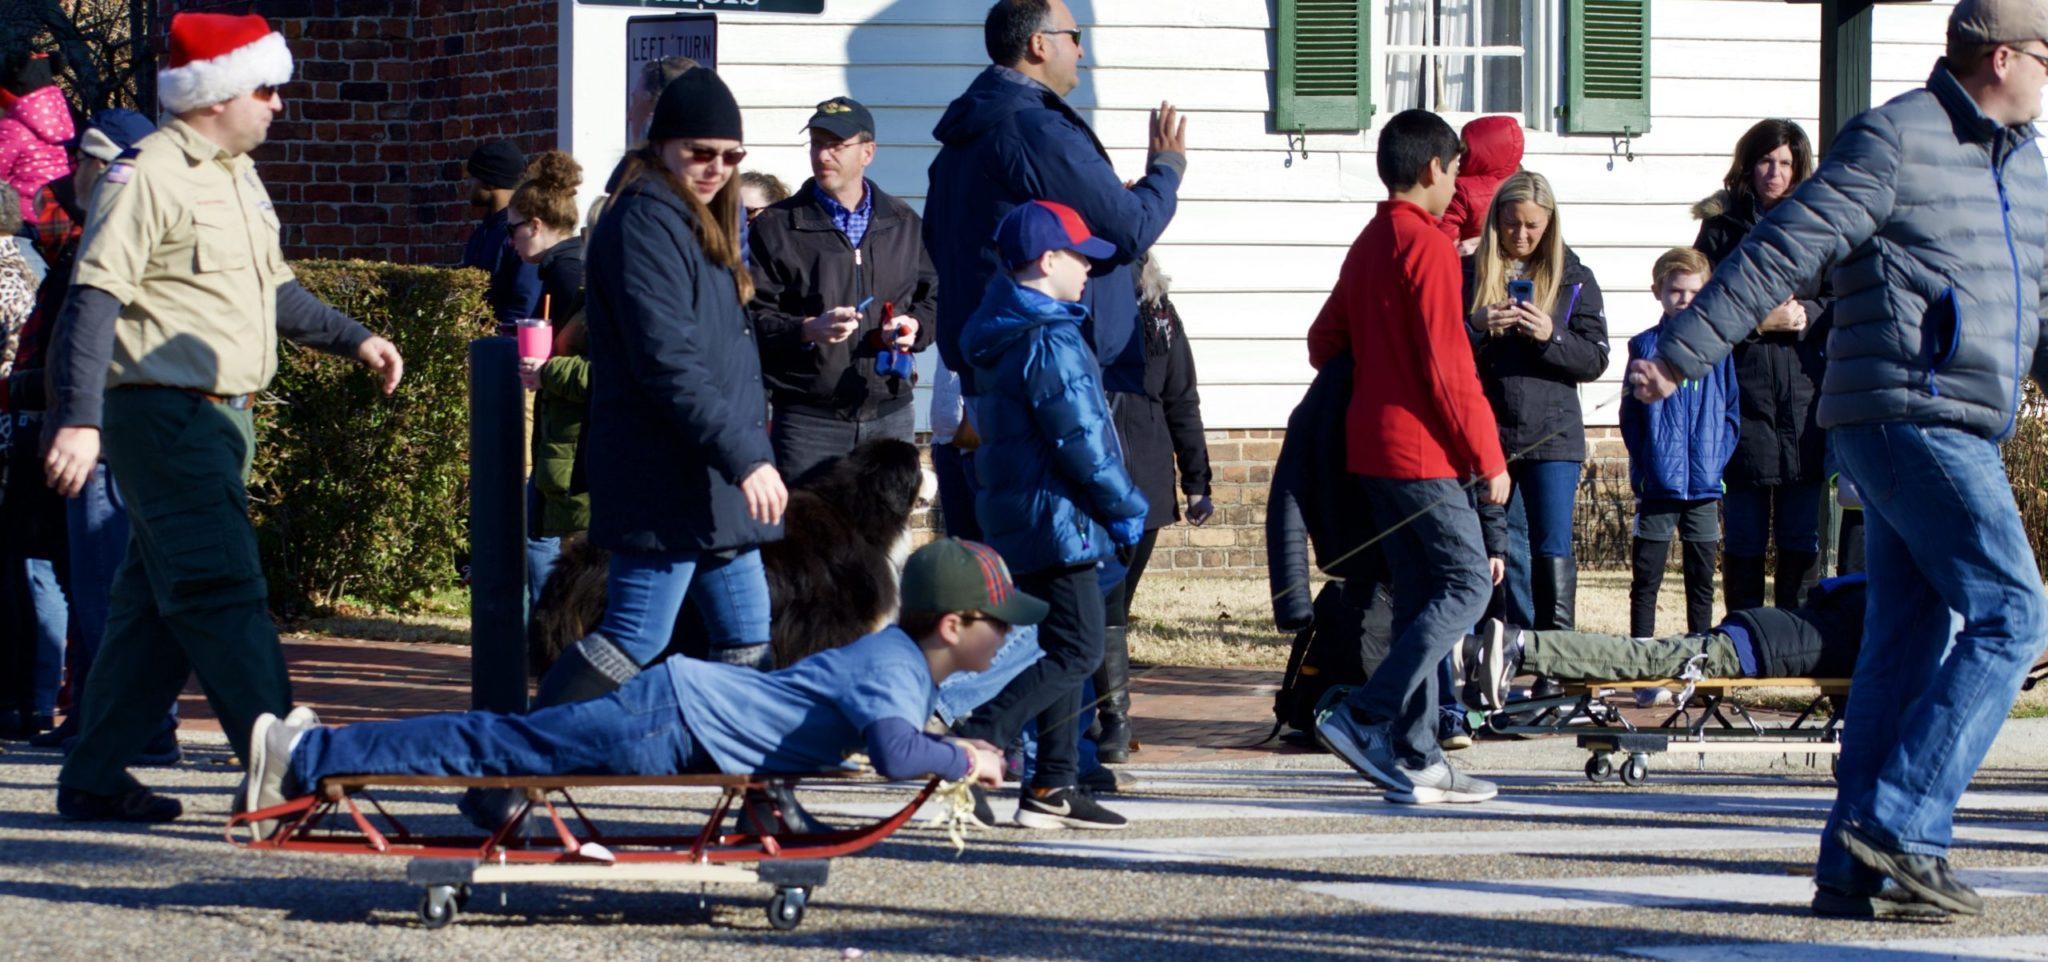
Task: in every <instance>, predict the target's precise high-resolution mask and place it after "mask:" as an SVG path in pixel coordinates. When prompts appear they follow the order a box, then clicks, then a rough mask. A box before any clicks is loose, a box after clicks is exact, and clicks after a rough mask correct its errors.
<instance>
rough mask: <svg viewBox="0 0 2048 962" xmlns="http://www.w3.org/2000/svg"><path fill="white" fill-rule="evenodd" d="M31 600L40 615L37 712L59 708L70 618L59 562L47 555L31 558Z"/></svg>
mask: <svg viewBox="0 0 2048 962" xmlns="http://www.w3.org/2000/svg"><path fill="white" fill-rule="evenodd" d="M22 563H23V564H25V565H26V566H27V567H28V598H29V604H30V605H31V606H33V607H34V608H35V616H36V645H35V652H36V660H35V666H36V667H35V677H34V683H33V684H34V693H33V695H32V696H31V697H32V700H33V702H34V705H33V707H34V709H35V713H36V714H38V715H51V714H55V713H56V711H57V689H59V688H62V687H64V638H65V635H66V629H67V624H68V622H69V621H70V610H69V606H68V605H66V604H65V602H64V587H63V586H62V585H60V584H58V583H57V563H56V562H54V561H50V560H49V559H47V558H28V559H26V560H25V561H23V562H22Z"/></svg>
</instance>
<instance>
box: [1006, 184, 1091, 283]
mask: <svg viewBox="0 0 2048 962" xmlns="http://www.w3.org/2000/svg"><path fill="white" fill-rule="evenodd" d="M1046 251H1073V252H1074V253H1076V254H1079V255H1081V256H1082V257H1087V258H1090V259H1093V260H1102V259H1104V258H1109V257H1115V256H1116V245H1115V244H1112V243H1110V242H1108V241H1106V240H1103V239H1102V238H1100V237H1097V236H1095V235H1094V234H1091V233H1089V232H1088V222H1087V221H1084V220H1082V219H1081V215H1080V213H1079V212H1078V211H1076V210H1074V209H1073V208H1072V207H1068V206H1067V205H1065V204H1060V203H1055V202H1053V201H1049V200H1034V201H1031V202H1030V203H1027V204H1021V205H1019V206H1017V207H1016V208H1014V209H1012V210H1011V211H1010V212H1009V213H1008V214H1006V215H1004V217H1003V220H1002V223H999V224H997V225H996V252H997V253H999V254H1001V255H1002V258H1003V264H1004V265H1006V266H1008V267H1009V268H1010V269H1011V270H1015V269H1017V268H1018V267H1022V266H1023V265H1025V264H1028V263H1030V262H1032V261H1035V260H1037V259H1038V258H1039V257H1041V256H1043V255H1044V254H1045V252H1046Z"/></svg>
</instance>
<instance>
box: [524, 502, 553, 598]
mask: <svg viewBox="0 0 2048 962" xmlns="http://www.w3.org/2000/svg"><path fill="white" fill-rule="evenodd" d="M540 518H541V497H540V488H538V487H536V486H535V485H534V483H533V479H532V478H527V479H526V530H527V536H526V610H528V611H532V610H533V609H535V608H538V607H540V589H541V586H542V585H545V584H547V583H548V572H550V571H553V570H555V559H556V558H559V557H561V556H562V539H561V538H559V537H543V536H538V535H535V534H533V532H536V531H539V530H540Z"/></svg>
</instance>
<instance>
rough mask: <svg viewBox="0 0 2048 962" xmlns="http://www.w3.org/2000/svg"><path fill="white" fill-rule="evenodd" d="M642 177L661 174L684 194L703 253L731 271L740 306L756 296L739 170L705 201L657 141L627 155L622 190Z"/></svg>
mask: <svg viewBox="0 0 2048 962" xmlns="http://www.w3.org/2000/svg"><path fill="white" fill-rule="evenodd" d="M642 177H660V178H661V180H662V182H663V183H665V184H667V185H668V189H669V190H671V191H674V192H675V195H676V196H677V197H680V198H682V201H683V206H685V207H687V208H689V211H690V215H691V221H692V223H691V229H692V231H694V232H695V233H696V235H697V243H699V244H701V245H703V247H704V256H705V257H708V258H710V259H711V261H712V263H715V264H720V265H723V266H724V267H725V268H726V269H728V270H730V271H732V280H733V286H734V287H736V288H738V289H739V295H740V305H741V306H745V305H746V303H747V302H748V301H750V300H753V299H754V275H753V274H752V273H750V272H749V271H748V270H747V264H746V261H744V260H742V259H741V258H740V220H741V218H742V213H741V209H740V178H739V174H738V172H734V174H733V176H732V177H731V178H730V179H728V180H727V181H726V182H725V186H724V187H720V188H719V189H718V193H717V194H716V195H714V196H713V197H712V198H711V203H709V204H706V203H705V202H704V201H703V200H701V199H699V198H698V197H697V192H696V191H694V190H691V189H690V185H689V184H686V183H684V182H683V179H682V178H681V177H678V176H676V174H675V172H674V171H672V170H669V169H668V167H667V166H665V165H663V164H662V162H661V153H660V151H659V150H658V149H657V147H656V145H654V144H641V145H640V146H639V147H636V148H634V149H633V151H632V152H630V153H628V154H627V155H626V170H625V173H624V174H622V175H621V176H620V177H619V193H624V192H625V190H626V185H628V184H631V183H633V182H634V181H636V180H639V179H640V178H642Z"/></svg>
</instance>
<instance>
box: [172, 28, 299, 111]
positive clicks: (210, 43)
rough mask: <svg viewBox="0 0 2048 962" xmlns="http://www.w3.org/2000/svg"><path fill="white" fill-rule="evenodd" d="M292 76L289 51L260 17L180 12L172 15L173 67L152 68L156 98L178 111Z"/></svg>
mask: <svg viewBox="0 0 2048 962" xmlns="http://www.w3.org/2000/svg"><path fill="white" fill-rule="evenodd" d="M290 79H292V52H291V49H290V48H288V47H286V46H285V42H284V34H281V33H278V32H276V31H274V30H272V29H270V23H269V21H267V20H264V19H263V18H262V17H261V16H258V15H256V14H253V13H252V14H248V15H246V16H232V15H229V14H222V13H180V14H177V15H175V16H173V17H171V65H170V67H168V68H166V69H163V70H159V71H157V72H156V98H157V101H158V102H160V103H162V104H163V108H164V110H166V111H169V112H170V113H174V114H179V113H184V112H185V111H187V110H196V109H198V108H200V107H205V106H208V105H210V104H217V103H220V102H221V101H223V100H233V99H235V98H236V97H239V96H241V95H243V94H245V93H248V92H249V91H251V90H255V89H256V88H258V87H264V86H276V85H278V84H282V83H284V82H286V81H288V80H290Z"/></svg>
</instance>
